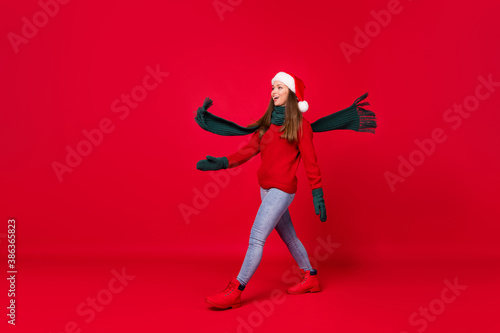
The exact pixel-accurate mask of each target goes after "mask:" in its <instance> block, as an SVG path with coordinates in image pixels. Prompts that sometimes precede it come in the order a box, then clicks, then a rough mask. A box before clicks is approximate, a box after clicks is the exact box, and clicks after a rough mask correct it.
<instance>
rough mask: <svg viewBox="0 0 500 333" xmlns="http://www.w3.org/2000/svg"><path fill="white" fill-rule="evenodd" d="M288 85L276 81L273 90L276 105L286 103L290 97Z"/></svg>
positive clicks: (272, 94) (272, 95)
mask: <svg viewBox="0 0 500 333" xmlns="http://www.w3.org/2000/svg"><path fill="white" fill-rule="evenodd" d="M288 91H289V89H288V87H287V86H286V85H285V84H284V83H283V82H281V81H274V84H273V85H272V90H271V97H272V98H273V101H274V105H275V106H282V105H286V100H287V98H288Z"/></svg>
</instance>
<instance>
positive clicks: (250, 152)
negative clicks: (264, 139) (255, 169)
mask: <svg viewBox="0 0 500 333" xmlns="http://www.w3.org/2000/svg"><path fill="white" fill-rule="evenodd" d="M259 152H260V139H259V131H258V130H257V131H255V132H254V133H253V134H252V137H251V138H250V141H249V142H248V143H247V144H246V145H244V146H243V147H241V148H240V149H239V150H238V151H237V152H236V153H234V154H231V155H229V156H228V157H227V160H228V162H229V166H228V168H235V167H237V166H238V165H241V164H243V163H245V162H246V161H248V160H249V159H251V158H252V157H254V156H255V155H257V154H258V153H259Z"/></svg>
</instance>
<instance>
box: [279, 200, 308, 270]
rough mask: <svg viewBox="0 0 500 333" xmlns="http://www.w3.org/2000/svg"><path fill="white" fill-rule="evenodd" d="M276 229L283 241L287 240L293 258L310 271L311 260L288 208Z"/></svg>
mask: <svg viewBox="0 0 500 333" xmlns="http://www.w3.org/2000/svg"><path fill="white" fill-rule="evenodd" d="M276 231H277V232H278V234H279V235H280V237H281V239H282V240H283V242H285V244H286V246H287V247H288V250H289V251H290V253H291V254H292V257H293V259H295V261H296V262H297V264H298V265H299V268H301V269H303V270H305V271H310V270H312V269H313V268H312V266H311V263H310V262H309V257H308V255H307V251H306V249H305V248H304V245H302V242H301V241H300V240H299V239H298V237H297V234H296V233H295V228H294V227H293V224H292V219H291V217H290V212H289V211H288V208H287V210H286V211H285V212H284V213H283V215H282V216H281V218H280V220H279V222H278V224H277V225H276Z"/></svg>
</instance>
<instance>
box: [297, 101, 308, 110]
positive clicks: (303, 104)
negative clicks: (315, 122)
mask: <svg viewBox="0 0 500 333" xmlns="http://www.w3.org/2000/svg"><path fill="white" fill-rule="evenodd" d="M299 110H300V111H302V112H306V111H307V110H309V104H307V102H306V101H302V102H299Z"/></svg>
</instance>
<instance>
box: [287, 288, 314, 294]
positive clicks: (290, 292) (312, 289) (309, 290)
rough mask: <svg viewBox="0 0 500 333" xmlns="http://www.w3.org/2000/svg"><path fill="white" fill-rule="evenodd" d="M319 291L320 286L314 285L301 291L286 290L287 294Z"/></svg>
mask: <svg viewBox="0 0 500 333" xmlns="http://www.w3.org/2000/svg"><path fill="white" fill-rule="evenodd" d="M320 291H321V288H320V287H315V288H311V289H308V290H303V291H288V290H287V291H286V293H287V294H290V295H302V294H305V293H317V292H320Z"/></svg>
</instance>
